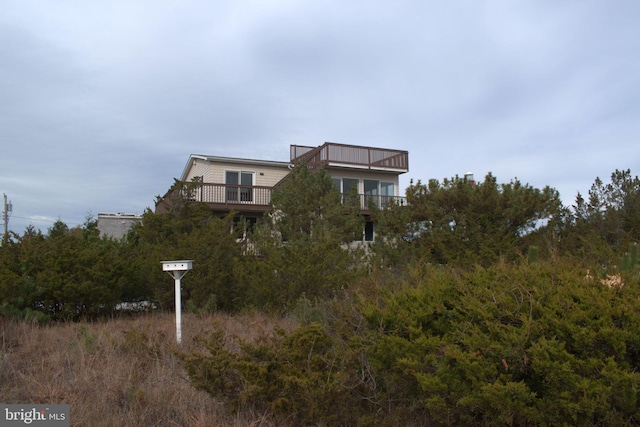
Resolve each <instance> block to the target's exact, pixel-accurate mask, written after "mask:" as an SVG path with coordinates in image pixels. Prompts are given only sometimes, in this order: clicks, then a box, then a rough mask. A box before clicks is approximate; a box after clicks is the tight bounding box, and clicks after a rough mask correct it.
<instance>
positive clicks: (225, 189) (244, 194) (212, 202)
mask: <svg viewBox="0 0 640 427" xmlns="http://www.w3.org/2000/svg"><path fill="white" fill-rule="evenodd" d="M273 191H274V188H273V187H261V186H255V185H237V184H235V185H232V184H211V183H203V184H200V185H198V186H197V187H195V188H192V189H191V190H190V193H189V194H183V195H182V197H183V199H185V200H188V201H191V202H203V203H206V204H207V205H208V206H209V207H210V208H211V210H212V211H215V212H230V211H232V210H233V211H237V212H239V213H240V214H245V213H262V212H266V211H268V210H269V204H270V202H271V194H272V192H273ZM175 196H176V193H175V192H174V193H170V194H168V195H167V196H165V197H164V198H163V199H162V200H161V201H160V202H159V203H158V204H157V206H156V212H158V213H161V212H166V211H167V202H169V201H170V200H171V199H173V198H174V197H175ZM348 197H351V195H350V194H343V195H342V200H343V201H346V200H347V198H348ZM357 197H358V198H359V200H360V208H361V209H362V213H363V214H365V215H366V214H369V213H370V209H369V208H370V203H373V204H374V205H375V206H377V207H378V208H380V209H384V208H386V207H388V206H389V205H390V204H396V205H405V204H406V199H405V198H404V197H396V196H376V195H365V194H358V195H357Z"/></svg>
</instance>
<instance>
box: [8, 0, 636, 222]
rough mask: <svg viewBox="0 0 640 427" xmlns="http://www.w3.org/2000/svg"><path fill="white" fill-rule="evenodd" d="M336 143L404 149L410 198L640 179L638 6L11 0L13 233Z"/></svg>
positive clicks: (140, 202)
mask: <svg viewBox="0 0 640 427" xmlns="http://www.w3.org/2000/svg"><path fill="white" fill-rule="evenodd" d="M325 141H331V142H337V143H344V144H354V145H366V146H373V147H383V148H395V149H402V150H408V151H409V167H410V171H409V173H407V174H405V175H403V176H402V178H401V186H402V187H403V188H402V190H403V191H404V187H406V186H407V185H408V184H409V180H410V179H414V180H418V179H420V180H422V181H427V180H428V179H430V178H436V179H439V180H442V179H443V178H448V177H453V176H455V175H460V176H462V175H463V174H464V173H465V172H467V171H472V172H473V173H474V174H475V176H476V179H481V178H482V177H483V176H484V175H485V174H486V173H487V172H492V173H493V175H494V176H496V177H497V179H498V182H509V181H510V180H511V179H513V178H516V177H517V178H518V179H519V180H520V181H521V182H523V183H529V184H531V185H533V186H535V187H538V188H542V187H544V186H546V185H549V186H551V187H554V188H556V189H557V190H558V191H560V194H561V197H562V199H563V202H564V204H565V205H570V204H572V203H573V201H574V199H575V196H576V194H577V192H578V191H580V192H581V193H583V194H584V193H586V192H587V191H588V189H589V187H590V186H591V184H592V183H593V181H594V180H595V178H596V177H601V178H603V180H605V182H607V181H608V179H609V177H610V175H611V173H612V172H613V171H614V170H616V169H631V171H632V173H633V174H634V175H638V174H640V1H638V0H616V1H605V0H602V1H590V0H575V1H572V0H569V1H555V0H530V1H528V0H521V1H513V0H504V1H493V0H488V1H482V0H473V1H455V0H447V1H435V0H433V1H427V0H416V1H403V0H388V1H376V0H366V1H359V0H338V1H331V0H327V1H322V0H314V1H301V0H295V1H294V0H291V1H266V0H263V1H257V0H256V1H242V0H233V1H231V0H229V1H222V0H221V1H214V0H208V1H194V0H179V1H178V0H176V1H160V0H154V1H134V0H121V1H117V0H109V1H106V0H104V1H86V0H77V1H74V0H67V1H55V2H54V1H50V0H41V1H32V0H15V1H14V0H0V193H6V194H7V197H8V199H9V200H11V201H12V204H13V212H12V215H11V217H10V219H9V229H10V230H13V231H15V232H17V233H19V234H22V233H23V232H24V229H25V227H26V226H27V225H29V224H33V225H34V226H35V227H36V228H40V229H42V230H43V232H46V230H47V228H49V227H50V226H51V225H52V224H53V222H54V221H55V220H56V219H61V220H62V221H64V222H65V223H67V224H68V225H69V226H70V227H73V226H75V225H77V224H82V223H83V222H84V221H85V218H86V217H87V215H88V214H91V215H93V216H94V217H97V215H98V213H100V212H127V213H140V214H141V213H143V212H144V210H145V209H146V208H148V207H149V208H153V206H154V199H155V196H156V195H160V194H164V193H165V192H166V191H167V190H168V188H169V187H170V185H171V184H172V183H173V178H177V177H179V176H180V175H181V173H182V170H183V168H184V166H185V164H186V162H187V159H188V157H189V155H190V154H205V155H220V156H230V157H240V158H257V159H268V160H282V161H288V160H289V145H290V144H299V145H311V146H317V145H321V144H322V143H323V142H325ZM0 210H1V209H0ZM0 232H1V231H0Z"/></svg>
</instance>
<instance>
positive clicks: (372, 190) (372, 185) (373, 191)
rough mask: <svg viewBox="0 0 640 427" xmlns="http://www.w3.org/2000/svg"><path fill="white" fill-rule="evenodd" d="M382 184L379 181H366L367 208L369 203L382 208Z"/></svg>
mask: <svg viewBox="0 0 640 427" xmlns="http://www.w3.org/2000/svg"><path fill="white" fill-rule="evenodd" d="M379 184H380V183H379V182H378V181H374V180H371V179H365V180H364V195H365V197H366V202H365V203H366V204H367V206H368V205H369V203H374V204H375V205H376V206H380V203H379V200H378V185H379Z"/></svg>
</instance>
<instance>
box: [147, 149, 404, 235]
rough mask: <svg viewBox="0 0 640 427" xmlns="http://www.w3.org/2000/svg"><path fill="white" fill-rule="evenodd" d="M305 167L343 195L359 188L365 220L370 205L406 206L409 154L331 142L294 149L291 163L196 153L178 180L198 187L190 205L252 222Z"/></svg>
mask: <svg viewBox="0 0 640 427" xmlns="http://www.w3.org/2000/svg"><path fill="white" fill-rule="evenodd" d="M302 163H306V164H307V166H308V167H309V168H310V169H311V170H315V169H319V168H324V169H325V170H326V171H327V173H328V174H329V175H330V176H331V178H332V180H333V182H334V184H335V186H336V188H338V190H339V191H340V192H341V193H343V194H349V193H350V192H351V190H352V188H355V189H356V190H357V193H358V195H359V198H360V205H361V209H362V214H363V215H364V216H365V218H367V219H369V218H370V215H371V212H370V211H369V204H370V203H372V202H373V203H375V204H376V205H377V206H378V207H379V208H384V207H386V206H387V205H388V204H389V203H392V202H393V203H396V204H403V203H404V197H401V196H400V188H399V175H401V174H403V173H405V172H408V170H409V153H408V152H407V151H402V150H395V149H385V148H373V147H361V146H355V145H344V144H336V143H333V142H325V143H324V144H323V145H321V146H319V147H307V146H300V145H292V146H291V148H290V158H289V161H288V162H282V161H270V160H253V159H238V158H230V157H218V156H203V155H195V154H192V155H191V156H189V160H188V162H187V164H186V166H185V168H184V171H183V172H182V175H181V176H180V181H181V182H183V183H190V182H196V183H197V184H196V185H194V186H193V188H191V189H190V190H189V194H188V195H186V196H187V199H188V200H192V201H196V202H204V203H206V204H207V205H208V206H209V208H210V209H211V210H212V212H213V213H214V214H219V215H226V214H228V213H229V212H231V211H234V212H236V213H237V215H238V218H240V217H241V218H244V219H245V221H248V222H249V223H254V222H255V221H257V219H258V218H259V217H262V215H263V214H264V212H266V211H268V210H269V203H270V201H271V194H272V192H273V190H274V189H275V188H276V187H277V185H278V183H280V182H281V181H282V180H283V179H285V178H286V176H287V175H288V174H289V172H290V170H291V169H293V168H294V167H295V166H296V165H298V164H302ZM183 196H184V194H183ZM175 197H176V194H175V191H174V192H169V193H167V195H165V196H164V197H162V198H160V199H159V200H158V202H157V204H156V213H163V212H167V211H169V210H170V209H171V203H172V200H175ZM366 224H367V225H366V229H365V233H364V237H363V238H364V240H367V241H370V240H373V238H374V230H373V227H374V224H373V222H371V221H369V220H368V221H367V222H366Z"/></svg>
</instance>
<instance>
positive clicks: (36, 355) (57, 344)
mask: <svg viewBox="0 0 640 427" xmlns="http://www.w3.org/2000/svg"><path fill="white" fill-rule="evenodd" d="M182 324H183V331H182V334H183V335H182V337H183V338H182V340H183V343H182V345H181V346H178V345H177V343H176V339H175V318H174V316H173V315H172V314H152V315H151V314H150V315H142V316H139V317H135V318H122V319H113V320H108V321H103V322H96V323H64V324H55V325H50V326H38V325H36V324H32V323H27V322H17V321H10V320H2V319H0V334H1V336H0V338H1V342H0V402H2V403H51V404H56V403H64V404H69V405H70V408H71V425H73V426H114V425H118V426H214V425H215V426H249V425H254V426H266V425H269V423H268V421H266V417H264V416H261V415H260V414H251V413H242V414H229V413H227V412H226V411H225V409H224V407H223V406H222V404H221V403H219V402H217V401H215V400H214V399H213V398H211V397H210V396H209V395H208V394H206V393H205V392H202V391H198V390H196V389H194V388H193V387H192V386H191V385H190V383H189V381H188V379H187V378H186V374H185V372H184V370H183V369H182V366H181V365H180V360H179V358H178V357H177V356H176V355H175V353H176V351H177V350H186V349H188V348H189V346H190V345H191V343H192V342H193V338H194V336H195V335H197V334H203V335H207V334H208V332H209V331H211V330H213V328H214V325H217V326H218V327H221V328H223V330H224V331H225V332H226V333H227V334H229V335H236V336H239V337H241V338H242V339H244V340H249V341H253V340H256V339H259V338H260V337H261V336H263V335H264V334H269V333H271V332H272V331H273V329H274V327H276V326H278V327H283V328H285V329H290V328H291V327H292V326H293V325H292V323H291V321H288V320H282V319H274V318H270V317H266V316H264V315H262V314H253V315H243V316H226V315H213V316H207V317H198V316H194V315H189V314H187V315H185V316H183V321H182Z"/></svg>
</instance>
